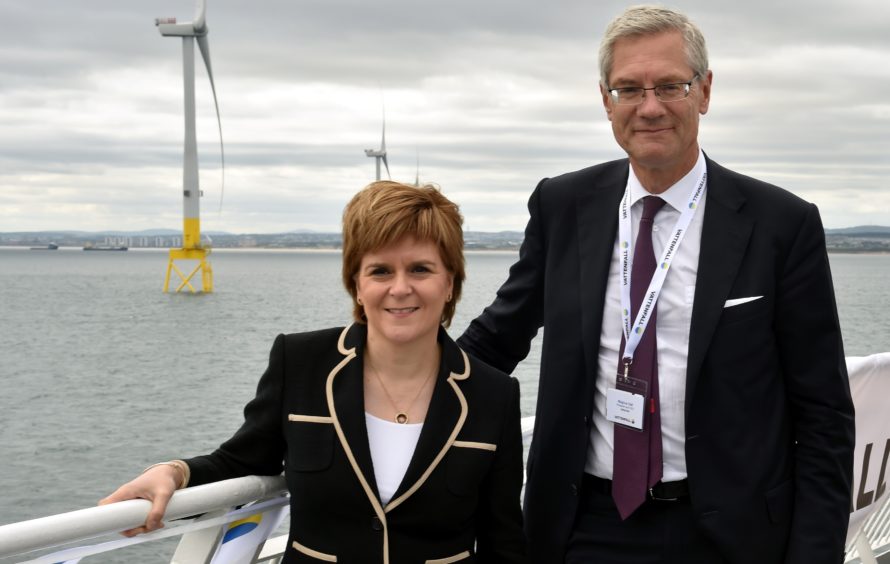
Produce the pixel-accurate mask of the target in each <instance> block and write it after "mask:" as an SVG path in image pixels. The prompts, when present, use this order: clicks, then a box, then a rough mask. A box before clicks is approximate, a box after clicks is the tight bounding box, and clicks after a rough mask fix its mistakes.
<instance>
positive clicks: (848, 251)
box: [0, 244, 890, 255]
mask: <svg viewBox="0 0 890 564" xmlns="http://www.w3.org/2000/svg"><path fill="white" fill-rule="evenodd" d="M0 249H17V250H22V251H27V250H31V246H30V245H27V244H21V245H0ZM211 249H212V251H214V252H222V253H251V252H280V253H289V252H300V253H331V252H337V253H339V252H341V251H342V250H343V249H342V248H341V247H334V246H331V247H321V246H304V247H301V246H293V247H276V246H268V247H263V246H254V247H211ZM41 250H44V249H41ZM81 250H83V249H82V247H81V246H79V245H76V246H75V245H67V246H66V245H59V248H58V251H62V252H70V251H81ZM168 250H169V248H168V247H130V251H135V252H159V253H166V252H167V251H168ZM827 250H828V253H829V254H837V255H890V246H888V248H886V249H884V248H877V249H861V248H847V247H837V248H835V247H828V248H827ZM518 251H519V246H518V245H517V246H515V247H497V248H495V247H484V248H483V247H465V248H464V252H465V253H501V254H513V253H517V252H518Z"/></svg>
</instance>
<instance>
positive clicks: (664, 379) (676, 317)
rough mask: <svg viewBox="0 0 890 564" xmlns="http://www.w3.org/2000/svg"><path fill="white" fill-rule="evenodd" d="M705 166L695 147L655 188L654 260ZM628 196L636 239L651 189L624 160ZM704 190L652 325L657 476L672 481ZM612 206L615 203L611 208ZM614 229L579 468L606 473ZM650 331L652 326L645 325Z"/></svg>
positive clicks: (680, 464)
mask: <svg viewBox="0 0 890 564" xmlns="http://www.w3.org/2000/svg"><path fill="white" fill-rule="evenodd" d="M704 170H705V159H704V154H702V152H701V151H699V155H698V161H697V162H696V164H695V166H694V167H693V168H692V170H691V171H689V173H688V174H686V176H684V177H683V178H681V179H680V180H679V181H678V182H677V183H676V184H674V185H673V186H671V187H670V188H668V189H667V190H666V191H665V192H663V193H661V194H659V196H660V197H661V198H663V199H664V200H665V202H666V204H665V205H664V207H662V208H661V210H659V212H658V213H657V214H656V215H655V220H654V225H653V227H652V246H653V248H654V250H655V257H656V261H657V260H659V259H660V257H661V254H662V253H663V252H664V246H665V245H666V244H667V242H668V239H669V238H670V237H671V235H672V234H673V232H674V226H675V224H676V223H677V219H679V217H680V211H681V210H682V209H684V208H685V207H686V205H687V202H688V201H689V197H690V195H691V194H692V190H694V189H695V188H696V186H697V184H698V180H699V179H700V178H701V175H702V173H703V172H704ZM627 187H628V189H629V190H630V201H631V225H632V229H633V236H634V241H635V240H636V235H637V231H639V223H640V215H641V214H642V212H643V204H642V202H641V200H642V198H643V197H645V196H650V195H651V194H649V192H647V191H646V189H645V188H643V186H642V185H641V184H640V181H639V180H638V179H637V177H636V175H635V174H634V171H633V167H630V175H629V176H628V180H627ZM706 200H707V191H706V192H705V194H703V195H702V197H701V200H700V202H699V204H698V207H697V211H696V213H695V216H694V217H693V219H692V223H690V225H689V230H688V231H687V232H686V235H685V236H684V239H683V241H682V242H681V244H680V248H679V251H678V252H677V254H676V256H675V258H674V259H673V261H672V264H671V269H670V270H669V271H668V274H667V277H666V278H665V281H664V286H663V287H662V290H661V295H660V297H659V298H658V305H657V311H658V317H657V318H656V320H655V321H656V328H657V337H658V353H657V355H658V390H659V399H660V408H661V437H662V445H663V456H664V473H663V476H662V480H663V481H665V482H673V481H676V480H682V479H683V478H685V477H686V451H685V442H686V441H685V438H686V424H685V421H684V412H685V403H686V397H685V394H686V359H687V356H688V354H689V327H690V323H691V321H692V301H693V297H694V296H695V280H696V275H697V273H698V255H699V250H700V248H701V230H702V219H703V218H704V212H705V209H704V208H705V202H706ZM615 213H616V214H617V213H618V210H617V209H616V210H615ZM619 251H620V250H619V241H618V237H617V233H616V237H615V247H614V249H613V251H612V263H611V266H610V267H609V280H608V282H607V285H606V298H605V303H604V304H603V326H602V329H601V333H600V346H599V366H598V372H597V378H596V397H595V399H594V409H593V426H592V427H591V431H590V448H589V449H588V450H587V463H586V465H585V468H584V470H585V472H587V473H589V474H593V475H595V476H599V477H600V478H606V479H608V480H611V479H612V455H613V447H614V432H613V423H611V422H609V421H607V420H606V417H605V412H606V391H607V390H608V389H609V388H613V387H615V377H616V374H617V370H618V350H619V347H620V345H621V289H620V283H619V272H620V270H621V260H620V252H619ZM649 330H651V327H650V328H649Z"/></svg>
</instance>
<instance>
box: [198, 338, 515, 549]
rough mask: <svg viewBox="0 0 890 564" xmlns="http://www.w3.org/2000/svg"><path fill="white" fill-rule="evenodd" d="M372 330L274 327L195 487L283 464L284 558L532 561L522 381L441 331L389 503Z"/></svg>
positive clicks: (272, 471) (202, 461) (201, 463)
mask: <svg viewBox="0 0 890 564" xmlns="http://www.w3.org/2000/svg"><path fill="white" fill-rule="evenodd" d="M366 335H367V328H366V326H365V325H359V324H356V325H352V326H351V327H348V328H346V329H342V328H336V329H327V330H323V331H316V332H311V333H301V334H294V335H279V336H278V338H277V339H276V340H275V344H274V345H273V346H272V352H271V355H270V360H269V367H268V369H267V370H266V372H265V374H264V375H263V377H262V379H261V380H260V383H259V386H258V388H257V394H256V397H255V398H254V399H253V400H252V401H251V402H250V403H248V404H247V406H246V407H245V409H244V418H245V422H244V424H243V425H242V427H241V428H240V429H239V430H238V432H237V433H235V435H234V436H233V437H232V438H231V439H229V440H228V441H226V442H225V443H223V444H222V445H221V446H220V447H219V449H217V450H216V451H215V452H213V453H212V454H210V455H206V456H200V457H197V458H192V459H188V460H186V462H187V463H188V465H189V468H190V469H191V481H190V484H189V485H198V484H202V483H207V482H212V481H217V480H224V479H227V478H234V477H238V476H245V475H249V474H259V475H277V474H280V473H281V471H282V466H283V467H284V474H285V478H286V480H287V485H288V489H289V490H290V494H291V525H290V538H289V539H288V546H289V547H290V548H289V550H288V551H287V553H286V554H285V558H284V561H285V562H322V561H331V562H333V561H334V560H332V558H336V562H339V563H341V564H348V563H361V564H368V563H389V564H408V563H410V564H415V563H424V562H435V563H439V564H444V563H446V562H460V563H461V564H463V563H471V562H511V563H512V562H525V561H526V557H525V550H526V549H525V539H524V536H523V533H522V513H521V511H520V508H519V495H520V490H521V487H522V438H521V434H520V429H519V399H518V398H519V388H518V384H517V382H516V380H515V379H514V378H509V377H507V376H505V375H504V374H502V373H501V372H498V371H497V370H494V369H492V368H491V367H489V366H486V365H485V364H482V363H481V362H478V361H475V360H470V359H468V357H467V356H466V355H465V354H464V353H463V351H461V350H460V349H459V348H458V347H457V345H455V343H454V341H452V340H451V339H450V338H449V337H448V335H447V334H446V333H445V331H444V330H440V331H439V343H440V345H441V347H442V363H441V367H440V369H439V375H438V379H437V381H436V385H435V388H434V390H433V396H432V399H431V401H430V406H429V410H428V412H427V418H426V422H425V423H424V426H423V430H422V431H421V435H420V438H419V440H418V443H417V447H416V449H415V452H414V456H413V458H412V459H411V463H410V465H409V467H408V470H407V473H406V475H405V478H404V480H403V481H402V483H401V485H400V486H399V488H398V490H397V491H396V493H395V495H394V496H393V498H392V500H391V501H390V502H389V503H388V504H386V505H383V504H381V502H380V498H379V495H378V492H377V482H376V480H375V478H374V469H373V467H372V462H371V453H370V448H369V446H368V433H367V428H366V426H365V410H364V392H363V383H362V380H363V369H362V366H363V364H362V358H363V353H364V350H363V349H364V345H365V339H366Z"/></svg>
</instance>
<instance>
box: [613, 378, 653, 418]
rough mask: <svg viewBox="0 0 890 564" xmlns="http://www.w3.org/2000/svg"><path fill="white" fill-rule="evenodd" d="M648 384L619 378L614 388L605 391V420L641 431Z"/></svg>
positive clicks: (634, 379)
mask: <svg viewBox="0 0 890 564" xmlns="http://www.w3.org/2000/svg"><path fill="white" fill-rule="evenodd" d="M648 395H649V383H648V382H646V381H644V380H638V379H636V378H627V377H624V376H619V377H618V379H617V380H616V383H615V387H614V388H609V389H608V390H607V391H606V419H607V420H608V421H611V422H612V423H614V424H616V425H621V426H623V427H627V428H629V429H635V430H637V431H642V430H643V421H644V418H645V413H646V397H647V396H648Z"/></svg>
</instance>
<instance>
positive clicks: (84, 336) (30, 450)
mask: <svg viewBox="0 0 890 564" xmlns="http://www.w3.org/2000/svg"><path fill="white" fill-rule="evenodd" d="M516 256H517V254H516V252H512V251H510V252H507V251H504V252H501V251H497V252H474V253H468V255H467V275H468V277H467V282H466V283H465V286H464V295H463V298H462V300H461V302H460V304H459V306H458V311H457V315H456V316H455V319H454V322H453V324H452V327H451V329H450V333H451V334H452V335H453V336H457V335H460V333H462V332H463V330H464V328H465V327H466V326H467V324H468V323H469V322H470V320H471V319H473V317H475V316H476V315H478V314H479V312H481V311H482V309H483V308H484V307H485V306H486V305H487V304H488V303H490V301H491V299H492V298H493V297H494V294H495V291H496V290H497V288H498V287H499V286H500V284H501V283H502V282H503V281H504V279H505V277H506V275H507V271H508V269H509V267H510V265H511V264H512V263H513V262H514V261H515V259H516ZM166 262H167V258H166V253H165V252H163V251H160V250H148V249H146V250H142V249H131V250H130V251H128V252H107V253H84V252H82V251H81V250H80V249H66V248H63V249H60V250H58V251H29V250H27V249H20V248H0V386H2V388H0V390H2V391H0V524H5V523H11V522H16V521H21V520H24V519H31V518H35V517H41V516H45V515H50V514H54V513H60V512H64V511H71V510H75V509H80V508H83V507H88V506H92V505H94V504H95V503H96V502H97V501H98V500H99V499H100V498H102V497H104V496H105V495H107V494H108V493H110V492H111V491H112V490H113V489H114V488H115V487H116V486H117V485H119V484H120V483H122V482H124V481H126V480H128V479H130V478H131V477H133V476H134V475H135V474H137V473H139V472H140V471H141V470H142V469H143V468H145V467H146V466H147V465H149V464H151V463H153V462H156V461H159V460H168V459H171V458H177V457H184V456H193V455H196V454H202V453H205V452H209V451H210V450H212V449H213V448H214V447H215V446H216V445H218V444H219V443H220V442H222V441H224V440H225V439H227V438H228V437H229V436H230V435H231V434H232V432H234V430H235V429H237V427H238V425H239V424H240V422H241V420H242V415H241V410H242V408H243V406H244V404H245V403H246V402H247V401H248V400H250V399H251V398H252V396H253V393H254V391H255V389H256V384H257V381H258V379H259V376H260V375H261V374H262V371H263V369H264V368H265V366H266V362H267V360H268V353H269V348H270V346H271V344H272V340H273V339H274V337H275V335H277V334H278V333H288V332H296V331H306V330H311V329H318V328H323V327H332V326H340V325H344V324H347V323H349V320H350V316H351V303H350V300H349V299H348V296H347V294H346V292H345V290H343V286H342V282H341V278H340V253H339V252H338V251H306V250H280V251H276V250H227V249H223V250H218V251H215V252H214V253H213V254H212V255H211V262H212V265H213V270H214V275H215V279H214V292H213V293H212V294H208V295H200V294H198V295H187V294H178V295H175V294H164V293H162V292H161V289H162V286H163V277H164V273H165V269H166ZM831 266H832V272H833V276H834V284H835V291H836V296H837V301H838V308H839V314H840V320H841V327H842V329H843V333H844V343H845V347H846V354H847V355H848V356H861V355H867V354H872V353H877V352H886V351H890V316H887V315H885V313H886V312H888V311H890V291H888V290H887V286H886V283H887V280H890V255H831ZM174 278H175V276H174ZM171 284H172V282H171ZM539 360H540V338H538V339H536V340H535V343H534V344H533V346H532V350H531V353H530V355H529V358H528V359H526V360H525V361H524V362H523V363H521V364H520V365H519V367H518V368H517V370H516V371H515V372H514V375H516V376H517V378H518V379H519V380H520V384H521V391H522V402H521V409H522V414H523V416H525V415H532V414H533V413H534V402H535V396H536V392H537V370H538V363H539ZM174 546H175V543H170V542H167V543H165V544H162V545H161V546H160V547H158V546H157V545H156V544H155V543H151V544H149V545H145V546H141V547H136V548H132V549H127V551H122V553H115V554H114V555H110V554H105V555H101V556H99V557H96V558H95V559H93V561H100V562H127V561H131V562H132V561H138V562H167V561H169V559H170V556H171V555H172V550H173V547H174ZM149 547H151V548H149ZM12 561H15V560H14V559H4V560H0V562H12ZM87 561H90V560H89V559H88V560H87Z"/></svg>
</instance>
